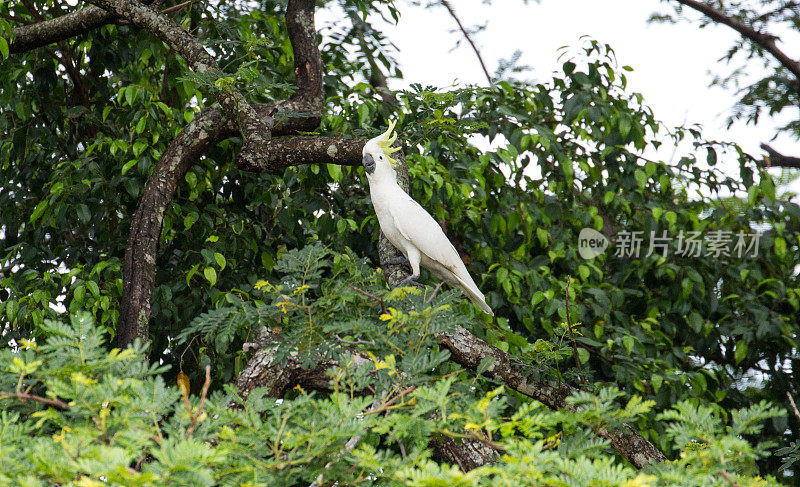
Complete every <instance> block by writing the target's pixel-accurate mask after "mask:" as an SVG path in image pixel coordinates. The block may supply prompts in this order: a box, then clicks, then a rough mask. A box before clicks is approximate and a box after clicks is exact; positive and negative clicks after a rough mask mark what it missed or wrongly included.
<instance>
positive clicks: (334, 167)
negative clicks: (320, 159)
mask: <svg viewBox="0 0 800 487" xmlns="http://www.w3.org/2000/svg"><path fill="white" fill-rule="evenodd" d="M326 166H327V167H328V174H330V176H331V179H333V180H334V181H337V182H338V181H341V180H342V166H340V165H339V164H326Z"/></svg>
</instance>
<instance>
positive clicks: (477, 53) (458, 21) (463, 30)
mask: <svg viewBox="0 0 800 487" xmlns="http://www.w3.org/2000/svg"><path fill="white" fill-rule="evenodd" d="M441 2H442V5H443V6H444V8H446V9H447V11H448V12H449V13H450V16H451V17H453V20H455V21H456V24H458V28H459V29H460V30H461V33H462V34H464V38H465V39H466V40H467V42H469V45H470V46H472V50H473V51H475V56H477V57H478V62H479V63H481V69H483V74H485V75H486V79H487V80H488V81H489V84H492V83H493V81H492V76H491V75H490V74H489V70H488V69H486V63H485V62H483V56H481V51H480V50H479V49H478V46H477V45H476V44H475V42H474V41H473V40H472V36H470V35H469V31H467V29H466V28H465V27H464V25H463V24H462V23H461V19H459V18H458V16H457V15H456V11H455V10H454V9H453V7H452V6H451V5H450V2H449V1H448V0H441Z"/></svg>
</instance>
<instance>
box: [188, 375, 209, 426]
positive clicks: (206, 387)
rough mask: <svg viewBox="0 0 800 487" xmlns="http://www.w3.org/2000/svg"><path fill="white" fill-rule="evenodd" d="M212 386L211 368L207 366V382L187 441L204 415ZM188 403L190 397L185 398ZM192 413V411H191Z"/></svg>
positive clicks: (193, 416)
mask: <svg viewBox="0 0 800 487" xmlns="http://www.w3.org/2000/svg"><path fill="white" fill-rule="evenodd" d="M210 385H211V366H210V365H206V382H205V384H203V392H202V394H200V404H199V405H198V406H197V413H195V414H192V423H191V424H190V425H189V429H187V430H186V436H185V438H186V439H189V437H190V436H192V433H194V430H195V428H197V419H198V418H199V417H200V415H201V414H203V405H205V403H206V396H207V395H208V386H210ZM183 397H184V399H185V400H186V402H187V403H188V402H189V398H188V395H187V396H183ZM190 413H191V410H190Z"/></svg>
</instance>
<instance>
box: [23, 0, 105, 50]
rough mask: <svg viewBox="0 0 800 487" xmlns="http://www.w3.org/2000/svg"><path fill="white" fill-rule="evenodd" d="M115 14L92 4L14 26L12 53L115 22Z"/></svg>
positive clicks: (51, 42)
mask: <svg viewBox="0 0 800 487" xmlns="http://www.w3.org/2000/svg"><path fill="white" fill-rule="evenodd" d="M114 19H115V16H114V15H113V14H110V13H108V12H106V11H105V10H103V9H101V8H98V7H94V6H90V7H86V8H82V9H80V10H77V11H75V12H72V13H69V14H66V15H63V16H61V17H58V18H55V19H50V20H45V21H43V22H37V23H35V24H30V25H26V26H23V27H15V28H14V40H13V41H12V42H11V45H10V46H9V51H10V52H11V53H18V52H26V51H30V50H31V49H36V48H39V47H43V46H46V45H48V44H53V43H55V42H59V41H63V40H66V39H69V38H72V37H75V36H78V35H81V34H84V33H86V32H89V31H90V30H93V29H96V28H98V27H101V26H103V25H106V24H111V23H113V22H114Z"/></svg>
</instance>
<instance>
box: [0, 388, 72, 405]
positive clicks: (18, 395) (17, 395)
mask: <svg viewBox="0 0 800 487" xmlns="http://www.w3.org/2000/svg"><path fill="white" fill-rule="evenodd" d="M0 398H3V399H5V398H14V399H19V400H21V401H36V402H40V403H42V404H47V405H49V406H56V407H59V408H61V409H69V404H67V403H65V402H64V401H61V400H59V399H51V398H49V397H42V396H34V395H33V394H28V393H27V392H0Z"/></svg>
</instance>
